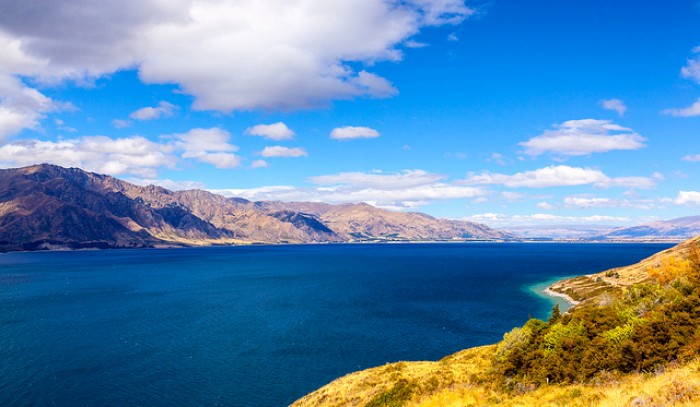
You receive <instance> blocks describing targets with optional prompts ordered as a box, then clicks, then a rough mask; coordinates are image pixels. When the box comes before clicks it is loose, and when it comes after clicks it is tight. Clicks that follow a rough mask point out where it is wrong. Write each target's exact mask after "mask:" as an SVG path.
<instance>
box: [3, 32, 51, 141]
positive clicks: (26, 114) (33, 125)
mask: <svg viewBox="0 0 700 407" xmlns="http://www.w3.org/2000/svg"><path fill="white" fill-rule="evenodd" d="M1 40H2V38H0V41H1ZM3 57H4V56H3ZM1 72H2V70H1V69H0V142H2V141H4V140H6V139H8V138H10V137H11V136H14V135H16V134H18V133H19V132H21V131H22V130H24V129H37V128H38V127H39V125H40V123H41V120H42V119H44V118H45V117H46V113H48V112H51V111H54V110H58V109H60V108H61V106H60V104H58V103H56V102H54V101H53V100H51V99H50V98H48V97H46V96H44V95H43V94H42V93H40V92H39V91H38V90H36V89H34V88H31V87H29V86H26V85H24V84H23V83H22V81H20V80H19V79H17V78H15V77H12V76H9V75H5V74H2V73H1Z"/></svg>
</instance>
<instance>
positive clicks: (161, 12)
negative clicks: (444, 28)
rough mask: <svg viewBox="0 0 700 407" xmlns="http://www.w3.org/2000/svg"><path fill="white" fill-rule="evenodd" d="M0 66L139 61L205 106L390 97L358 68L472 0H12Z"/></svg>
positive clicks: (62, 69) (43, 75) (285, 105)
mask: <svg viewBox="0 0 700 407" xmlns="http://www.w3.org/2000/svg"><path fill="white" fill-rule="evenodd" d="M0 9H2V10H3V13H1V14H0V32H1V33H2V34H1V35H2V36H3V38H2V40H5V39H7V41H0V44H2V45H0V51H3V52H2V54H3V59H2V61H0V71H4V72H9V73H11V74H13V75H23V76H28V77H31V78H34V79H37V80H40V81H43V82H46V83H58V82H60V81H63V80H66V79H68V80H76V81H85V80H88V81H89V80H91V79H94V78H97V77H100V76H102V75H105V74H109V73H113V72H116V71H118V70H121V69H137V70H138V71H139V77H140V78H141V80H142V81H144V82H146V83H158V84H161V83H174V84H177V85H178V86H179V87H180V90H182V91H183V92H185V93H187V94H190V95H193V96H194V98H195V101H194V108H195V109H201V110H218V111H226V112H228V111H232V110H250V109H266V110H273V109H274V110H288V109H300V108H309V107H315V106H319V105H325V104H327V103H328V102H329V101H331V100H338V99H352V98H356V97H364V96H368V97H387V96H391V95H393V94H395V93H396V89H395V88H394V87H393V86H392V85H391V84H390V82H389V81H388V80H386V79H385V78H382V77H380V76H378V75H376V74H374V73H371V72H368V71H366V70H363V69H362V68H358V63H359V64H364V65H365V67H370V66H372V64H373V63H375V62H377V61H400V60H401V59H402V57H403V55H402V52H401V50H400V47H402V46H403V44H404V43H405V41H407V40H408V39H409V38H411V37H413V36H415V35H416V34H418V33H419V32H420V30H421V29H423V28H425V27H427V26H438V25H445V24H459V23H461V22H462V21H463V20H464V19H466V18H467V17H469V16H470V15H471V14H473V13H474V11H473V10H472V9H470V8H468V7H466V6H465V5H464V0H406V1H400V2H399V1H393V0H357V1H346V0H288V1H258V0H235V1H233V0H172V1H163V0H121V1H116V0H103V1H97V2H96V1H90V0H74V1H70V2H65V1H53V0H35V1H31V2H17V1H11V0H2V1H0Z"/></svg>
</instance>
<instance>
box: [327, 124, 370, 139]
mask: <svg viewBox="0 0 700 407" xmlns="http://www.w3.org/2000/svg"><path fill="white" fill-rule="evenodd" d="M376 137H379V132H378V131H377V130H374V129H372V128H369V127H354V126H346V127H336V128H335V129H333V130H331V138H332V139H334V140H353V139H359V138H376Z"/></svg>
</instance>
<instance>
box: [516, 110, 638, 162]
mask: <svg viewBox="0 0 700 407" xmlns="http://www.w3.org/2000/svg"><path fill="white" fill-rule="evenodd" d="M643 141H644V138H643V137H642V136H640V135H639V134H637V133H635V132H634V131H633V130H632V129H629V128H626V127H622V126H619V125H617V124H615V123H612V122H610V121H609V120H595V119H583V120H569V121H566V122H564V123H562V124H560V125H557V126H555V129H554V130H547V131H545V132H544V133H542V134H541V135H539V136H536V137H533V138H531V139H530V140H528V141H525V142H522V143H520V145H521V146H523V147H525V154H528V155H531V156H538V155H541V154H543V153H547V152H549V153H553V154H557V155H569V156H577V155H588V154H591V153H604V152H608V151H612V150H637V149H640V148H642V147H644V144H643V143H642V142H643Z"/></svg>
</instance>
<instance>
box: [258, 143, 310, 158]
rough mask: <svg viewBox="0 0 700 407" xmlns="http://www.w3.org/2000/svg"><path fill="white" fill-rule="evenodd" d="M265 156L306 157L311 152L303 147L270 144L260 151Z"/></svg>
mask: <svg viewBox="0 0 700 407" xmlns="http://www.w3.org/2000/svg"><path fill="white" fill-rule="evenodd" d="M260 155H262V156H263V157H265V158H270V157H306V156H308V155H309V154H308V153H307V152H306V150H304V149H303V148H299V147H296V148H289V147H283V146H268V147H265V148H263V150H262V151H261V152H260Z"/></svg>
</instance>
